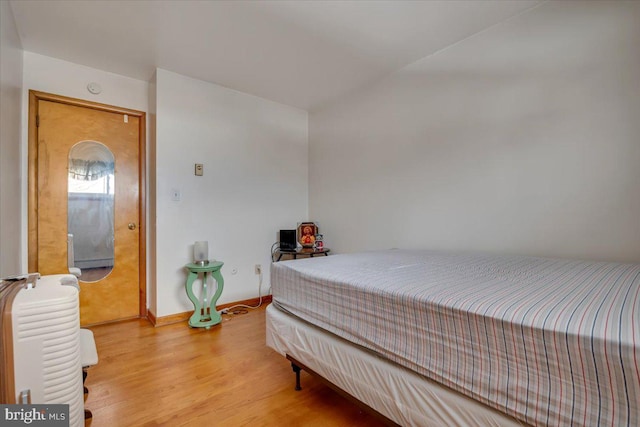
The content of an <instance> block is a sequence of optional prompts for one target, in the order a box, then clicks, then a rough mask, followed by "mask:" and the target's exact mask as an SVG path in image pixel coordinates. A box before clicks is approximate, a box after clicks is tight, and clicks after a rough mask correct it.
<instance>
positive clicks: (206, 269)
mask: <svg viewBox="0 0 640 427" xmlns="http://www.w3.org/2000/svg"><path fill="white" fill-rule="evenodd" d="M223 265H224V263H223V262H220V261H213V262H210V263H209V264H206V265H199V264H193V263H191V264H187V265H186V266H185V268H187V270H189V275H188V276H187V283H186V284H185V288H186V290H187V295H188V296H189V299H190V300H191V302H192V303H193V308H194V310H193V315H192V316H191V318H190V319H189V326H190V327H192V328H206V329H209V328H210V327H211V326H213V325H217V324H218V323H220V322H222V317H221V316H220V313H218V311H217V310H216V303H217V302H218V298H220V295H222V289H223V288H224V279H223V278H222V274H220V268H221V267H222V266H223ZM199 273H202V295H203V301H202V305H201V304H200V299H199V298H197V297H196V295H195V294H194V293H193V282H195V281H196V279H197V278H198V274H199ZM209 273H210V274H211V275H212V276H213V278H214V279H216V282H217V284H218V287H217V289H216V292H215V293H214V294H213V296H212V297H211V303H210V304H207V274H209Z"/></svg>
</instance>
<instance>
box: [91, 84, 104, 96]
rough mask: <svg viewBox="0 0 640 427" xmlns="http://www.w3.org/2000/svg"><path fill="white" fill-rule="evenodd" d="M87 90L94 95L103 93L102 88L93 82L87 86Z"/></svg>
mask: <svg viewBox="0 0 640 427" xmlns="http://www.w3.org/2000/svg"><path fill="white" fill-rule="evenodd" d="M87 90H88V91H89V92H91V93H92V94H94V95H97V94H99V93H100V92H102V88H101V87H100V85H99V84H98V83H96V82H91V83H89V84H88V85H87Z"/></svg>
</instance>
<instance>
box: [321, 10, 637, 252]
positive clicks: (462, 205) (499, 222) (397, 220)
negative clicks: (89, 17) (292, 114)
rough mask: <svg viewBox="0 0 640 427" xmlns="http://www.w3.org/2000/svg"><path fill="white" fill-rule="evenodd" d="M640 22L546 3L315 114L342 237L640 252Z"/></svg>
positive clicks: (373, 244) (329, 223) (347, 244)
mask: <svg viewBox="0 0 640 427" xmlns="http://www.w3.org/2000/svg"><path fill="white" fill-rule="evenodd" d="M638 22H640V3H639V2H547V3H544V4H542V5H541V6H540V7H538V8H536V9H534V10H532V11H530V12H528V13H526V14H524V15H521V16H519V17H516V18H513V19H511V20H509V21H508V22H506V23H504V24H501V25H497V26H494V27H492V28H490V29H489V30H486V31H484V32H482V33H480V34H478V35H476V36H473V37H471V38H469V39H466V40H464V41H462V42H460V43H457V44H455V45H453V46H451V47H450V48H448V49H446V50H444V51H441V52H439V53H437V54H435V55H433V56H431V57H427V58H425V59H423V60H421V61H418V62H416V63H414V64H412V65H411V66H409V67H406V68H404V69H403V70H401V71H400V72H397V73H395V74H393V75H392V76H390V77H389V78H387V79H386V80H384V81H382V82H379V83H378V84H376V85H375V86H373V87H370V88H368V89H367V90H365V91H362V92H360V93H359V94H357V95H354V96H351V97H349V98H348V99H345V100H343V101H341V102H339V103H336V104H334V105H332V106H330V107H328V108H325V109H323V110H321V111H317V112H314V113H312V114H310V116H309V139H310V148H309V150H310V166H309V168H310V178H309V179H310V187H309V188H310V189H309V192H310V204H309V206H310V208H309V209H310V216H311V217H312V218H313V219H315V220H317V221H319V222H320V223H321V224H322V225H323V230H322V231H323V233H324V234H325V240H326V243H327V246H328V247H331V248H332V249H334V250H336V251H345V252H346V251H355V250H362V249H368V248H370V249H379V248H388V247H407V248H412V247H424V248H435V249H445V250H449V249H452V250H480V251H492V252H508V253H524V254H534V255H548V256H565V257H576V258H588V259H604V260H621V261H636V262H637V261H640V48H639V46H640V26H639V25H638Z"/></svg>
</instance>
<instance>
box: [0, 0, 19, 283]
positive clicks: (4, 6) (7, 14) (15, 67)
mask: <svg viewBox="0 0 640 427" xmlns="http://www.w3.org/2000/svg"><path fill="white" fill-rule="evenodd" d="M0 58H2V60H1V61H0V277H6V276H10V275H14V274H20V273H23V272H24V271H25V270H22V266H21V263H20V252H21V250H22V247H23V245H22V244H21V239H20V226H21V224H22V222H23V221H22V211H21V204H20V200H21V196H20V191H21V185H20V182H21V180H22V175H21V169H20V113H21V108H22V104H21V102H22V48H21V46H20V39H19V37H18V32H17V30H16V27H15V23H14V21H13V12H12V11H11V7H9V2H6V1H3V2H0Z"/></svg>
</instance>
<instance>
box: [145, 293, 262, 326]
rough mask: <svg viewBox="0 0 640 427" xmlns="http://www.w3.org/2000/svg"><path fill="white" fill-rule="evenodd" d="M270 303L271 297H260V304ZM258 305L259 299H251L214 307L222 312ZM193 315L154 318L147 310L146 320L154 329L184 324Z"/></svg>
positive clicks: (176, 314)
mask: <svg viewBox="0 0 640 427" xmlns="http://www.w3.org/2000/svg"><path fill="white" fill-rule="evenodd" d="M270 302H271V295H266V296H263V297H262V304H269V303H270ZM259 303H260V298H251V299H246V300H242V301H236V302H230V303H227V304H220V305H218V306H216V310H224V309H225V308H229V307H233V306H234V305H238V304H242V305H250V306H256V305H258V304H259ZM192 314H193V310H191V311H184V312H182V313H175V314H170V315H169V316H160V317H156V315H155V314H153V313H152V312H151V311H150V310H149V309H147V319H149V321H150V322H151V324H152V325H153V326H155V327H156V328H157V327H159V326H166V325H172V324H174V323H180V322H186V321H187V320H189V318H190V317H191V315H192Z"/></svg>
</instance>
